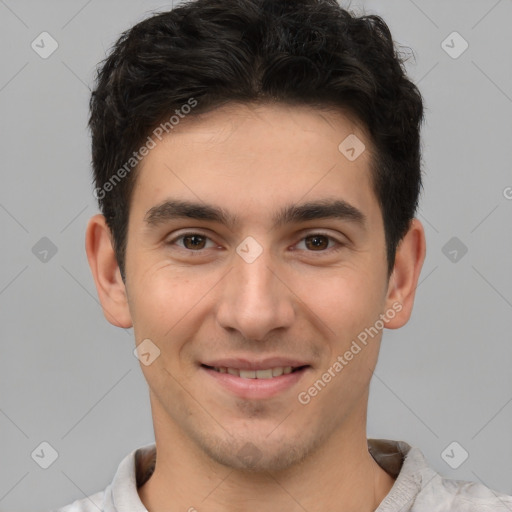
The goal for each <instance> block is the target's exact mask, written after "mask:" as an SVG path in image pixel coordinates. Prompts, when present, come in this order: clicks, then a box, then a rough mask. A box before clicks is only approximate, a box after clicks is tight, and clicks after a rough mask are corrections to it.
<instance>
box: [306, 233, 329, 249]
mask: <svg viewBox="0 0 512 512" xmlns="http://www.w3.org/2000/svg"><path fill="white" fill-rule="evenodd" d="M304 240H305V241H306V247H307V248H308V249H310V250H313V251H318V250H324V249H327V248H328V246H329V237H328V236H325V235H309V236H307V237H306V238H305V239H304Z"/></svg>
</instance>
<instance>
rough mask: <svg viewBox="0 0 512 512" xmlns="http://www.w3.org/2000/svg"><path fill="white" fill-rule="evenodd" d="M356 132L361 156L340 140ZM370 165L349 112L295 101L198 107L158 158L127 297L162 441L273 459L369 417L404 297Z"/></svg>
mask: <svg viewBox="0 0 512 512" xmlns="http://www.w3.org/2000/svg"><path fill="white" fill-rule="evenodd" d="M351 134H352V135H355V136H356V137H357V138H358V139H359V141H361V142H362V143H364V144H365V147H366V150H364V151H363V152H362V153H361V154H360V155H359V156H358V157H357V158H356V159H355V160H354V159H353V158H351V159H349V158H347V156H345V154H344V153H343V152H342V151H340V149H339V148H338V146H339V145H340V143H341V142H342V141H344V139H345V138H346V137H347V136H349V135H351ZM356 150H357V148H356ZM347 154H348V155H349V156H353V155H352V154H351V153H350V152H349V153H347ZM369 164H370V141H369V140H368V138H367V137H366V136H365V134H364V132H363V131H362V130H361V129H360V128H359V127H358V125H357V124H356V123H355V122H353V121H351V120H350V119H349V117H346V116H345V115H343V114H342V113H341V112H336V113H334V112H324V111H320V110H317V109H313V108H307V107H301V108H298V107H293V108H292V107H288V106H284V105H278V106H276V105H267V106H258V107H255V106H251V107H250V106H247V105H245V106H242V105H233V104H232V105H230V106H229V107H223V108H221V109H218V110H216V111H214V112H211V113H209V114H207V115H204V116H202V117H201V118H194V119H190V120H187V119H185V120H184V121H183V123H182V124H181V125H180V126H179V127H178V129H176V130H175V131H173V132H172V133H171V134H169V135H167V136H166V137H165V138H164V139H163V141H162V142H159V143H158V144H157V146H156V147H155V148H154V149H152V150H151V151H150V152H149V154H148V155H147V156H146V157H145V159H144V161H143V164H142V167H141V168H140V169H139V174H138V177H137V182H136V186H135V189H134V193H133V196H132V199H131V206H130V218H129V225H128V237H127V247H126V294H127V303H128V307H129V315H130V317H131V321H132V322H133V326H134V332H135V337H136V344H137V345H138V344H140V343H141V342H142V341H143V340H150V343H151V345H149V346H150V347H153V349H152V350H156V347H157V348H158V350H159V351H160V353H159V356H158V357H156V359H154V361H152V362H151V364H148V365H146V364H141V368H142V371H143V372H144V376H145V378H146V379H147V382H148V385H149V388H150V393H151V401H152V409H153V416H154V418H153V419H154V423H155V432H156V435H157V442H158V436H159V435H160V436H163V435H164V434H163V433H164V432H174V433H179V435H181V436H182V437H183V438H184V439H186V440H187V442H190V443H191V445H193V446H195V447H196V448H197V450H198V451H199V452H200V453H202V454H204V455H206V456H207V457H209V458H210V459H211V460H214V461H217V462H220V463H222V464H225V465H227V466H230V467H234V468H252V469H274V470H275V469H284V468H286V467H289V466H290V465H292V464H294V463H296V462H298V461H300V460H302V459H304V457H306V456H307V455H308V454H311V453H313V452H315V450H318V449H320V448H321V446H325V445H326V443H328V442H329V441H332V440H333V439H335V438H336V436H342V435H352V434H354V433H355V432H358V431H359V430H360V429H364V425H365V419H366V407H367V397H368V388H369V382H370V378H371V372H372V370H373V368H374V367H375V364H376V361H377V355H378V350H379V343H380V338H381V334H382V327H381V324H382V319H383V316H382V315H384V316H385V315H386V314H387V315H388V317H389V316H390V313H389V311H390V310H391V309H394V310H395V313H396V312H397V310H398V309H399V306H396V305H395V306H393V300H392V297H391V295H390V293H389V289H390V285H389V282H388V279H387V273H386V268H387V262H386V251H385V240H384V227H383V221H382V215H381V211H380V209H379V206H378V203H377V199H376V197H375V195H374V193H373V191H372V188H371V180H370V170H369ZM194 205H195V206H194ZM396 314H398V313H396ZM386 318H387V317H386ZM379 319H380V322H379ZM384 321H385V319H384ZM371 328H373V330H371ZM365 329H366V331H365ZM369 329H370V332H371V333H372V335H369V334H368V332H369V331H368V330H369ZM375 331H378V332H377V333H376V334H375ZM363 332H366V343H365V344H363V342H362V341H361V340H362V339H363V338H364V335H362V334H361V333H363ZM354 342H356V345H357V346H358V347H359V351H357V349H356V348H355V345H354ZM147 343H148V342H147V341H146V344H147ZM150 352H151V351H150ZM348 352H351V353H352V357H350V356H349V354H348ZM152 353H153V352H152ZM155 353H156V352H155ZM149 357H150V358H151V359H152V358H153V355H152V356H149ZM342 361H343V362H342ZM336 362H338V364H336ZM290 367H291V370H292V371H291V372H290ZM340 367H341V368H340ZM326 375H327V376H326ZM254 377H256V378H254ZM329 377H330V378H329ZM318 381H321V383H320V384H319V383H318ZM315 383H316V387H315ZM315 390H316V392H315Z"/></svg>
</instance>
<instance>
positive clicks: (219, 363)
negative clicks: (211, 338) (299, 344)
mask: <svg viewBox="0 0 512 512" xmlns="http://www.w3.org/2000/svg"><path fill="white" fill-rule="evenodd" d="M203 365H205V366H211V367H212V368H237V369H239V370H266V369H267V368H278V367H283V368H286V367H287V366H291V367H292V368H299V367H301V366H309V365H308V363H307V362H306V361H300V360H299V359H290V358H287V357H268V358H266V359H261V360H259V361H254V360H253V361H250V360H249V359H243V358H236V357H231V358H225V359H212V360H210V361H204V362H203Z"/></svg>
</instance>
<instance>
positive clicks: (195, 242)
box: [182, 235, 207, 250]
mask: <svg viewBox="0 0 512 512" xmlns="http://www.w3.org/2000/svg"><path fill="white" fill-rule="evenodd" d="M182 240H183V246H184V247H185V249H191V250H194V249H196V250H198V249H204V246H205V244H206V240H207V238H206V237H205V236H202V235H185V236H183V237H182Z"/></svg>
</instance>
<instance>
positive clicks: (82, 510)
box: [50, 491, 105, 512]
mask: <svg viewBox="0 0 512 512" xmlns="http://www.w3.org/2000/svg"><path fill="white" fill-rule="evenodd" d="M104 503H105V491H101V492H97V493H96V494H93V495H91V496H88V497H87V498H83V499H80V500H75V501H74V502H73V503H70V504H69V505H66V506H64V507H61V508H59V509H55V510H51V511H50V512H98V511H102V512H103V511H104V510H105V507H104Z"/></svg>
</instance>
